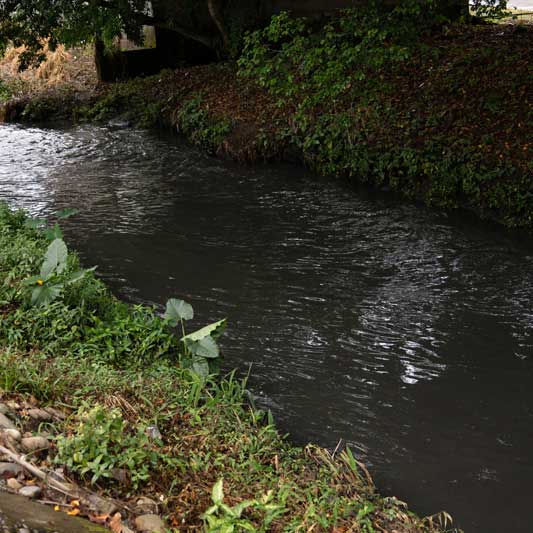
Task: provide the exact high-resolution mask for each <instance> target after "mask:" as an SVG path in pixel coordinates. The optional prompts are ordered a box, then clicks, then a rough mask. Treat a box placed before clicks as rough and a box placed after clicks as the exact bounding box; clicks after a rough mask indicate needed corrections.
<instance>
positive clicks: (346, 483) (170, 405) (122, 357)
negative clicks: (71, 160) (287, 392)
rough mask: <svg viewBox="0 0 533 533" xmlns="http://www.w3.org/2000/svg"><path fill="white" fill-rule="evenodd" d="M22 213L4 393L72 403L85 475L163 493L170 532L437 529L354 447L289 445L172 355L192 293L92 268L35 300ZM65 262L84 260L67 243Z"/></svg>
mask: <svg viewBox="0 0 533 533" xmlns="http://www.w3.org/2000/svg"><path fill="white" fill-rule="evenodd" d="M27 222H28V221H27V218H26V217H25V215H24V214H22V213H20V212H19V213H12V212H10V211H9V210H8V209H7V208H6V207H5V206H1V207H0V316H1V318H2V320H1V322H0V394H2V395H3V396H5V395H14V396H15V397H17V398H18V399H19V401H22V400H23V399H24V397H27V396H28V395H31V396H32V397H34V398H36V399H37V400H38V401H41V402H51V403H52V404H54V403H60V404H61V405H62V406H68V407H69V408H70V409H71V411H72V417H71V419H70V420H67V421H65V422H64V426H63V427H61V428H56V429H55V430H56V431H57V430H59V431H60V433H61V435H60V436H59V437H58V439H57V452H52V453H55V462H56V463H58V464H60V465H63V466H65V467H66V468H67V469H68V470H69V471H70V473H71V474H73V475H75V476H76V475H77V476H78V477H79V480H80V482H81V481H83V480H86V481H87V482H93V483H97V484H98V486H99V487H100V489H101V490H102V491H103V492H104V493H105V494H108V495H111V496H114V497H116V498H125V497H127V496H128V495H131V494H132V491H135V495H136V496H139V495H140V494H142V491H143V490H146V494H147V495H153V494H161V495H162V498H161V499H160V504H161V505H162V506H163V509H164V514H165V515H166V516H167V518H168V520H169V523H170V524H172V525H173V526H176V529H172V531H178V530H182V529H183V527H188V528H191V529H192V528H196V529H200V528H201V527H204V528H205V530H206V531H213V532H214V531H231V530H233V529H234V530H249V531H268V530H272V529H275V530H277V531H289V532H296V531H302V530H309V529H310V528H311V529H315V530H317V531H318V530H332V529H333V528H335V527H341V528H345V529H346V528H348V527H352V528H354V530H355V531H362V532H363V531H365V532H368V533H370V532H373V531H383V530H386V531H391V530H397V531H399V532H401V533H407V532H409V531H415V530H416V531H421V532H425V531H440V529H439V528H438V527H433V525H432V522H431V521H430V520H426V521H422V520H420V519H418V518H417V517H416V516H414V515H412V514H411V513H409V512H407V511H406V510H405V507H404V506H403V505H402V504H401V503H399V502H398V501H397V500H395V499H394V498H382V497H380V496H379V495H378V494H377V493H376V492H375V490H374V488H373V486H372V484H371V482H370V480H369V478H368V477H367V473H366V470H365V469H364V467H362V466H361V465H360V464H359V463H358V462H357V460H356V459H355V458H354V457H353V455H352V454H351V453H350V452H349V450H345V451H342V452H341V453H338V454H337V455H335V456H333V455H332V454H330V453H328V452H327V451H326V450H322V449H320V448H316V447H307V448H306V449H305V450H301V449H298V448H294V447H291V446H290V445H288V444H287V442H286V441H285V440H283V439H282V438H280V436H279V435H278V433H277V432H276V430H275V428H274V427H273V426H272V425H271V423H269V420H268V418H267V417H266V416H265V413H262V412H259V411H256V410H254V409H251V408H250V407H248V405H247V404H246V402H245V401H244V397H245V389H244V386H245V384H244V383H241V382H239V381H237V380H236V379H235V377H234V375H233V374H230V375H229V376H226V377H224V378H222V379H216V380H215V379H212V378H207V379H201V378H200V377H199V376H198V375H197V374H196V373H194V372H191V371H190V370H189V369H186V368H183V367H182V366H181V365H177V364H176V362H177V358H176V352H177V350H178V346H179V341H178V340H177V338H176V337H175V336H174V335H172V334H171V332H169V330H168V322H167V320H171V319H172V318H173V317H174V318H175V317H178V319H179V320H181V319H185V318H189V317H191V316H192V309H191V308H190V307H189V306H188V305H187V304H185V303H184V302H180V301H177V300H174V301H171V302H169V305H168V306H167V312H166V314H167V318H166V319H163V318H160V317H159V316H157V315H156V314H155V312H154V310H153V309H149V308H146V307H141V306H136V307H134V308H131V307H128V306H126V305H124V304H122V303H120V302H118V301H117V300H116V299H115V298H113V297H112V296H111V295H110V293H109V291H108V290H107V289H106V288H105V286H104V285H103V283H101V282H100V281H98V280H97V279H96V278H95V277H94V275H93V273H88V274H87V275H86V276H84V277H83V279H81V280H80V281H79V282H78V283H77V284H75V285H70V286H68V287H65V290H64V293H63V295H62V297H61V298H58V299H56V300H55V301H54V302H53V303H51V304H49V305H46V306H42V307H36V306H31V305H29V304H28V301H27V295H26V294H25V288H24V279H26V278H27V277H28V276H29V275H31V274H32V273H33V272H34V271H35V270H36V269H38V268H40V266H41V263H42V257H43V255H45V254H46V250H47V248H48V246H49V241H48V240H47V238H46V237H45V236H44V235H43V233H42V232H41V231H37V230H36V229H34V228H32V227H30V225H29V224H28V223H27ZM67 265H71V266H72V267H73V268H79V265H78V260H77V258H76V257H75V256H74V255H73V254H72V253H69V254H68V257H67ZM214 328H215V329H216V328H217V325H216V324H215V325H212V326H210V327H209V328H208V329H209V330H210V331H211V330H213V329H214ZM199 335H200V334H199ZM200 336H201V335H200ZM211 348H212V347H211ZM87 406H91V407H90V408H88V407H87ZM149 426H153V427H155V428H157V431H154V432H153V433H152V435H151V436H150V433H148V430H149V429H150V427H149ZM152 429H153V428H152ZM159 432H160V434H161V438H159ZM117 471H118V472H117ZM117 474H119V475H117ZM222 479H223V481H222ZM442 516H443V517H444V519H446V515H442ZM178 526H179V527H178ZM231 528H233V529H231Z"/></svg>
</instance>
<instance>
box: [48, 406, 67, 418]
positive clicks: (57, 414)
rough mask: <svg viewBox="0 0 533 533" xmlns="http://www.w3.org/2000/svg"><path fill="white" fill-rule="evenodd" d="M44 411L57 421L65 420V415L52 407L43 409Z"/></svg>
mask: <svg viewBox="0 0 533 533" xmlns="http://www.w3.org/2000/svg"><path fill="white" fill-rule="evenodd" d="M44 411H46V412H47V413H49V414H50V415H52V416H53V417H54V418H57V419H58V420H65V418H67V415H66V414H65V413H64V412H63V411H60V410H59V409H54V408H53V407H45V408H44Z"/></svg>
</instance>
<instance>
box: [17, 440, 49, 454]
mask: <svg viewBox="0 0 533 533" xmlns="http://www.w3.org/2000/svg"><path fill="white" fill-rule="evenodd" d="M20 443H21V444H22V448H23V449H24V450H25V451H27V452H36V451H38V450H48V448H49V447H50V442H48V439H45V438H44V437H27V438H25V439H22V440H21V441H20Z"/></svg>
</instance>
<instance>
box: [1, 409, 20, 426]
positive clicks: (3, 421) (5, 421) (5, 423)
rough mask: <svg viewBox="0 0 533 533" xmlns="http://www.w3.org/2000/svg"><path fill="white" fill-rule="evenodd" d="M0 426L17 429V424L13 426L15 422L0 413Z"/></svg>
mask: <svg viewBox="0 0 533 533" xmlns="http://www.w3.org/2000/svg"><path fill="white" fill-rule="evenodd" d="M0 428H3V429H17V426H15V424H13V422H12V421H11V420H10V419H9V418H7V416H6V415H4V414H3V413H0Z"/></svg>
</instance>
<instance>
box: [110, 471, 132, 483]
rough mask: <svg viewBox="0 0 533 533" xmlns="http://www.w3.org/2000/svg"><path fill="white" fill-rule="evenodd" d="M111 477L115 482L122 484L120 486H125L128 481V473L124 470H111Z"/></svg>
mask: <svg viewBox="0 0 533 533" xmlns="http://www.w3.org/2000/svg"><path fill="white" fill-rule="evenodd" d="M111 475H112V476H113V479H114V480H115V481H118V482H119V483H122V485H127V484H128V483H129V480H130V476H129V474H128V471H127V470H126V469H124V468H113V469H112V470H111Z"/></svg>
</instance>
